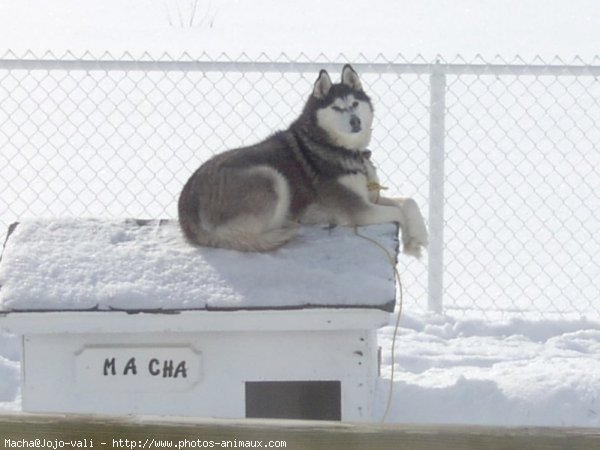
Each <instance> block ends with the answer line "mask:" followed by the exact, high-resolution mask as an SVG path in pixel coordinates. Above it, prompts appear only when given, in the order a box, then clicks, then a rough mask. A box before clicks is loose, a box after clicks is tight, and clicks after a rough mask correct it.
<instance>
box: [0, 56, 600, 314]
mask: <svg viewBox="0 0 600 450" xmlns="http://www.w3.org/2000/svg"><path fill="white" fill-rule="evenodd" d="M343 59H344V58H343V57H341V58H338V59H337V60H335V62H332V61H331V60H328V61H325V60H324V61H323V62H322V63H321V62H318V61H305V62H298V61H280V60H273V61H269V60H264V61H254V62H253V61H243V60H240V61H231V60H229V61H216V60H208V59H207V60H203V61H198V60H184V59H180V60H166V59H159V60H157V59H134V58H124V59H114V58H110V57H108V58H107V57H106V56H104V57H102V58H100V59H97V58H94V57H92V56H90V55H85V57H83V58H72V57H62V58H56V57H54V56H52V55H50V57H49V56H48V55H44V57H42V58H37V57H35V55H27V56H26V57H23V58H20V57H16V56H15V55H5V56H4V57H0V233H5V232H6V229H7V226H8V225H9V224H10V223H11V222H14V221H18V220H23V219H26V218H32V217H60V216H94V217H111V218H123V217H136V218H157V217H169V218H175V217H176V203H177V198H178V195H179V191H180V189H181V188H182V186H183V183H185V181H186V180H187V178H188V177H189V176H190V174H191V173H192V172H193V171H194V170H195V169H196V168H197V167H198V166H199V165H200V164H201V163H202V162H203V161H204V160H206V159H207V158H208V157H210V156H211V155H213V154H215V153H217V152H220V151H223V150H225V149H228V148H232V147H236V146H240V145H245V144H249V143H253V142H256V141H257V140H259V139H262V138H264V137H266V136H268V135H269V134H271V133H272V132H273V131H274V130H277V129H281V128H285V127H287V126H288V124H289V123H290V122H291V121H292V120H293V119H294V118H295V117H296V116H297V115H298V114H299V113H300V111H301V109H302V106H303V103H304V101H305V99H306V98H307V96H308V95H309V93H310V91H311V87H312V83H313V82H314V80H315V79H316V76H317V74H318V71H319V70H320V69H321V68H326V69H327V70H329V71H330V74H331V75H332V76H333V77H334V78H339V73H340V71H341V67H342V64H343V62H345V61H344V60H343ZM354 67H355V69H356V70H357V71H358V72H359V74H360V76H361V79H362V82H363V85H364V86H365V88H366V90H367V92H368V94H369V95H370V96H371V98H372V100H373V102H374V105H375V113H376V119H375V123H374V130H373V140H372V143H371V149H372V150H373V157H374V160H375V162H376V163H377V165H378V166H379V170H380V175H381V178H382V184H384V185H386V186H388V187H389V190H388V191H386V194H388V195H392V196H394V195H402V196H411V197H414V198H415V199H416V200H417V202H418V203H419V204H420V205H421V207H422V209H423V212H424V213H425V215H426V216H427V217H426V220H428V222H429V224H430V227H432V226H433V228H434V230H435V229H438V228H439V230H440V232H436V233H434V235H433V236H432V240H433V242H432V246H433V247H435V248H437V249H439V251H437V250H436V251H435V257H434V258H435V259H434V260H432V257H430V258H429V260H427V258H425V260H424V261H422V262H417V261H412V260H409V259H408V258H401V261H400V264H399V268H400V271H401V274H402V277H403V284H404V287H405V301H406V303H405V308H406V310H409V311H410V310H420V311H423V310H426V309H427V308H428V306H427V305H428V301H427V296H428V293H429V296H430V301H429V308H432V305H438V306H437V307H436V306H433V308H434V309H437V310H441V311H443V312H444V313H446V314H450V315H453V316H459V317H464V316H471V315H474V316H482V315H483V316H485V317H488V318H490V319H491V318H495V317H507V316H508V317H524V316H534V317H540V316H557V317H573V318H579V317H582V316H585V317H588V318H590V319H598V318H600V283H599V282H598V280H600V270H599V267H600V258H598V256H597V255H598V254H600V173H599V172H600V152H599V143H600V82H599V80H598V76H599V75H600V66H597V65H596V66H594V65H584V64H575V65H566V64H562V63H559V64H557V63H556V62H552V63H545V62H543V61H535V63H534V64H531V65H528V64H524V63H523V62H522V61H517V64H509V63H504V62H500V63H498V62H497V61H494V63H493V64H491V63H490V62H486V61H476V62H475V63H469V64H467V63H465V62H464V61H453V62H446V61H437V62H428V61H414V62H413V61H402V60H394V61H386V60H382V61H380V60H378V61H371V62H369V61H358V62H356V63H355V65H354ZM434 76H438V78H439V79H440V80H442V81H443V85H442V86H441V89H439V90H438V96H439V93H441V95H442V98H434V96H433V95H432V93H433V90H432V88H431V86H432V84H431V83H432V80H433V79H434V78H433V77H434ZM440 77H441V78H440ZM436 108H437V110H436ZM432 117H437V118H438V119H436V120H432ZM434 127H437V136H438V139H437V140H436V142H433V140H432V139H430V136H434V134H432V130H433V128H434ZM440 127H441V128H440ZM440 130H441V132H440ZM433 131H435V130H433ZM434 147H435V148H434ZM434 151H435V152H434ZM435 155H438V156H435ZM439 155H442V159H441V160H440V158H439ZM436 180H437V181H436ZM434 183H437V189H432V186H433V185H434ZM432 196H438V197H439V196H441V197H439V198H430V197H432ZM429 205H435V208H433V209H431V208H430V209H429V211H428V208H429ZM436 224H437V225H439V227H438V228H436V226H437V225H436ZM436 246H437V247H436ZM436 271H437V272H439V273H437V276H432V274H435V273H436ZM428 273H429V277H428ZM428 279H429V281H428ZM432 292H435V293H436V294H435V295H436V296H438V297H439V298H435V299H433V301H432V299H431V296H432Z"/></svg>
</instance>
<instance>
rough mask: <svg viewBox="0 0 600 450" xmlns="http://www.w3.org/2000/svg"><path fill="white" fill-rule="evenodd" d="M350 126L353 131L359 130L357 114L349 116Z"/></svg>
mask: <svg viewBox="0 0 600 450" xmlns="http://www.w3.org/2000/svg"><path fill="white" fill-rule="evenodd" d="M350 126H351V127H352V132H353V133H358V132H359V131H360V119H359V118H358V116H355V115H352V116H350Z"/></svg>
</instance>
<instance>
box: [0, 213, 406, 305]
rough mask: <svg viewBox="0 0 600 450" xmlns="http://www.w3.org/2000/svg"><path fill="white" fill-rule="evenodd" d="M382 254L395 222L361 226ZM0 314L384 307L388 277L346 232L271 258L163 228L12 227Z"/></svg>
mask: <svg viewBox="0 0 600 450" xmlns="http://www.w3.org/2000/svg"><path fill="white" fill-rule="evenodd" d="M361 233H362V234H364V235H366V236H368V237H370V238H372V239H375V240H376V241H378V242H380V243H381V244H383V245H384V246H385V247H386V248H387V249H388V250H389V251H390V252H391V253H392V254H395V253H396V251H397V247H398V241H397V228H396V227H395V225H392V224H387V225H378V226H371V227H364V228H361ZM0 286H1V288H0V310H5V311H15V310H87V309H102V310H106V309H126V310H131V309H143V310H154V309H252V308H302V307H307V306H342V307H347V306H354V307H356V306H367V307H377V308H381V309H386V308H387V309H391V308H393V305H394V300H395V283H394V273H393V269H392V267H391V266H390V264H389V262H388V259H387V258H386V256H385V255H384V254H383V252H382V251H381V249H379V248H378V247H377V246H375V245H374V244H373V243H372V242H369V241H367V240H365V239H362V238H361V237H358V236H356V235H355V234H354V232H353V229H352V228H345V227H338V228H335V229H331V230H329V229H324V228H323V227H307V228H303V229H302V230H301V232H300V235H299V236H298V238H296V239H295V240H294V241H292V242H291V243H289V244H288V245H286V246H284V247H283V248H281V249H280V250H278V251H276V252H272V253H266V254H258V253H240V252H236V251H230V250H222V249H211V248H197V247H194V246H191V245H189V244H188V243H187V242H185V240H184V239H183V237H182V235H181V233H180V230H179V226H178V224H177V223H176V222H173V221H161V222H159V221H151V222H146V223H142V222H140V221H134V220H128V221H100V220H93V219H71V220H51V221H42V220H37V221H30V222H24V223H20V224H19V225H18V226H17V227H16V229H15V230H14V231H13V233H12V234H11V235H10V237H9V238H8V240H7V242H6V246H5V249H4V252H3V255H2V261H1V263H0Z"/></svg>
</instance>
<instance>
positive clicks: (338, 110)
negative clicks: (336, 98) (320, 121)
mask: <svg viewBox="0 0 600 450" xmlns="http://www.w3.org/2000/svg"><path fill="white" fill-rule="evenodd" d="M331 109H333V110H334V111H335V112H342V108H340V107H339V106H332V107H331Z"/></svg>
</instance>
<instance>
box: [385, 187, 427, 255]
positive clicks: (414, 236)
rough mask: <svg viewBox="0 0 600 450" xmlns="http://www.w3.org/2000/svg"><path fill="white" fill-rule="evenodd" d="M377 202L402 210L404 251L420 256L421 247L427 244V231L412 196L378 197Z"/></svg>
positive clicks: (401, 225) (401, 224)
mask: <svg viewBox="0 0 600 450" xmlns="http://www.w3.org/2000/svg"><path fill="white" fill-rule="evenodd" d="M377 203H378V204H380V205H385V206H396V207H398V208H400V209H401V210H402V212H403V215H404V218H405V220H404V221H403V222H401V223H400V227H401V229H402V244H403V246H404V253H406V254H409V255H413V256H415V257H417V258H420V257H421V248H422V247H425V246H427V243H428V233H427V227H426V226H425V221H424V220H423V215H422V214H421V210H420V209H419V205H417V202H415V201H414V200H413V199H412V198H387V197H380V198H379V199H378V200H377Z"/></svg>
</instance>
